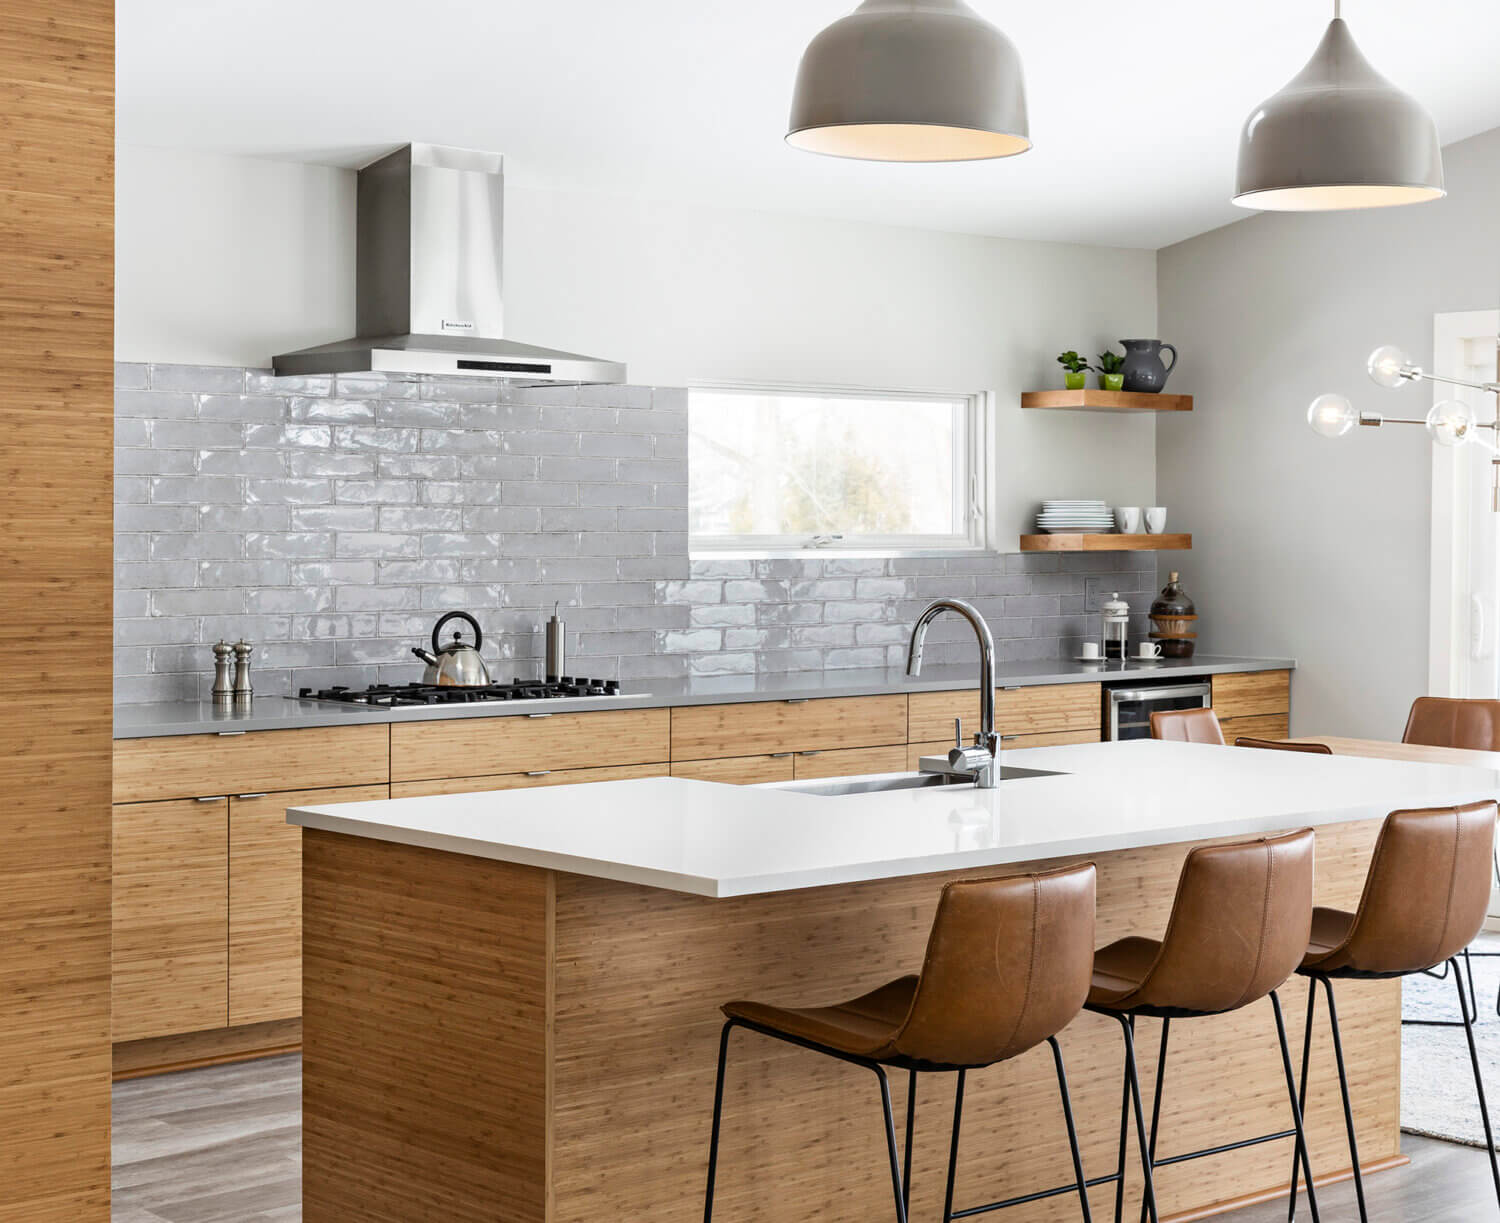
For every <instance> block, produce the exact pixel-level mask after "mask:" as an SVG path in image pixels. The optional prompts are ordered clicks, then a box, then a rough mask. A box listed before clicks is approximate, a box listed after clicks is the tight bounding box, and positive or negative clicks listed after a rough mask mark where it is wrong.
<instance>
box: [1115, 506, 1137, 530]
mask: <svg viewBox="0 0 1500 1223" xmlns="http://www.w3.org/2000/svg"><path fill="white" fill-rule="evenodd" d="M1115 526H1117V527H1119V528H1120V534H1121V535H1139V534H1140V533H1141V507H1140V506H1138V505H1119V506H1116V507H1115Z"/></svg>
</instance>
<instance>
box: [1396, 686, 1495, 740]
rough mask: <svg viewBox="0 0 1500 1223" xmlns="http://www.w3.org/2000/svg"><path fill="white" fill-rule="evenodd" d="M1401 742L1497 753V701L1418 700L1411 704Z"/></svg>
mask: <svg viewBox="0 0 1500 1223" xmlns="http://www.w3.org/2000/svg"><path fill="white" fill-rule="evenodd" d="M1401 742H1402V743H1418V744H1421V745H1422V746H1423V747H1463V748H1468V749H1469V750H1470V751H1478V752H1500V701H1489V700H1467V699H1461V698H1457V697H1445V696H1419V697H1418V698H1417V699H1416V700H1414V701H1413V702H1412V703H1411V713H1410V714H1408V715H1407V718H1406V731H1405V733H1404V734H1402V736H1401Z"/></svg>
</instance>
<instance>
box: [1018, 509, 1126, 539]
mask: <svg viewBox="0 0 1500 1223" xmlns="http://www.w3.org/2000/svg"><path fill="white" fill-rule="evenodd" d="M1036 525H1037V527H1038V528H1039V529H1040V530H1043V531H1046V532H1048V533H1049V534H1052V535H1057V534H1079V533H1081V534H1085V535H1097V534H1099V533H1101V532H1104V531H1113V530H1114V529H1115V516H1114V514H1113V513H1112V512H1111V511H1110V508H1109V506H1107V505H1105V504H1104V502H1102V501H1043V502H1042V512H1041V513H1040V514H1038V515H1037V516H1036Z"/></svg>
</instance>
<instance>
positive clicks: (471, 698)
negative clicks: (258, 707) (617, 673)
mask: <svg viewBox="0 0 1500 1223" xmlns="http://www.w3.org/2000/svg"><path fill="white" fill-rule="evenodd" d="M297 695H298V696H299V697H300V698H301V699H302V700H304V701H337V702H339V703H340V704H344V705H374V706H378V707H381V708H388V709H396V708H405V707H408V706H420V705H474V704H483V703H486V702H490V701H549V700H562V699H566V698H572V699H576V698H578V697H590V696H620V695H621V693H620V681H619V680H617V679H585V678H583V677H582V676H572V675H564V676H562V677H561V678H560V679H557V678H553V679H545V680H540V679H520V678H519V677H518V678H517V679H516V680H515V681H514V682H512V683H509V684H484V685H481V686H479V687H473V688H459V687H455V686H453V685H449V684H371V685H370V686H369V687H368V688H345V687H341V686H340V687H333V688H303V689H302V690H301V691H300V692H298V694H297Z"/></svg>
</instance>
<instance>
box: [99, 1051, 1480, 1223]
mask: <svg viewBox="0 0 1500 1223" xmlns="http://www.w3.org/2000/svg"><path fill="white" fill-rule="evenodd" d="M300 1131H301V1058H300V1057H299V1056H297V1055H289V1056H285V1057H273V1058H264V1059H262V1060H260V1061H254V1062H242V1063H239V1064H237V1065H232V1066H212V1067H209V1068H207V1069H204V1070H188V1071H182V1072H180V1073H177V1074H167V1075H160V1076H157V1077H155V1078H147V1079H131V1080H127V1081H124V1082H120V1083H116V1084H115V1089H114V1176H113V1183H114V1212H113V1223H294V1221H296V1220H299V1219H300V1218H301V1214H302V1211H301V1205H300V1201H301V1190H302V1169H301V1157H302V1151H301V1133H300ZM1403 1147H1404V1149H1405V1151H1406V1153H1407V1154H1408V1155H1410V1156H1411V1160H1412V1162H1411V1165H1410V1166H1409V1167H1406V1168H1402V1169H1399V1170H1397V1171H1394V1172H1385V1173H1381V1174H1380V1175H1378V1176H1373V1177H1371V1178H1370V1179H1369V1181H1368V1183H1367V1185H1366V1189H1367V1191H1368V1198H1369V1205H1370V1221H1371V1223H1463V1221H1466V1220H1474V1219H1486V1218H1493V1217H1495V1215H1496V1210H1497V1207H1496V1202H1495V1191H1494V1189H1493V1187H1492V1185H1491V1182H1490V1172H1489V1163H1488V1161H1487V1160H1486V1159H1485V1156H1484V1153H1483V1152H1482V1151H1478V1150H1475V1149H1473V1148H1471V1147H1461V1146H1454V1145H1452V1144H1450V1143H1445V1142H1437V1141H1434V1140H1432V1139H1429V1138H1419V1137H1416V1136H1414V1135H1407V1136H1406V1137H1405V1139H1404V1142H1403ZM1319 1206H1320V1207H1321V1208H1322V1214H1323V1217H1324V1218H1325V1219H1330V1220H1332V1219H1352V1218H1357V1217H1358V1216H1357V1214H1356V1212H1355V1207H1354V1190H1353V1186H1352V1185H1348V1184H1345V1185H1337V1186H1332V1187H1330V1188H1328V1189H1325V1190H1324V1191H1323V1192H1322V1193H1321V1194H1320V1195H1319ZM1300 1214H1301V1215H1302V1217H1306V1208H1305V1206H1304V1208H1303V1210H1302V1211H1301V1212H1300ZM1285 1217H1286V1206H1285V1203H1284V1202H1270V1203H1267V1204H1265V1205H1262V1206H1254V1207H1250V1208H1248V1209H1245V1210H1241V1211H1237V1212H1235V1213H1234V1214H1232V1215H1225V1216H1223V1218H1224V1219H1226V1220H1227V1221H1228V1223H1280V1221H1281V1220H1282V1219H1284V1218H1285Z"/></svg>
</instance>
